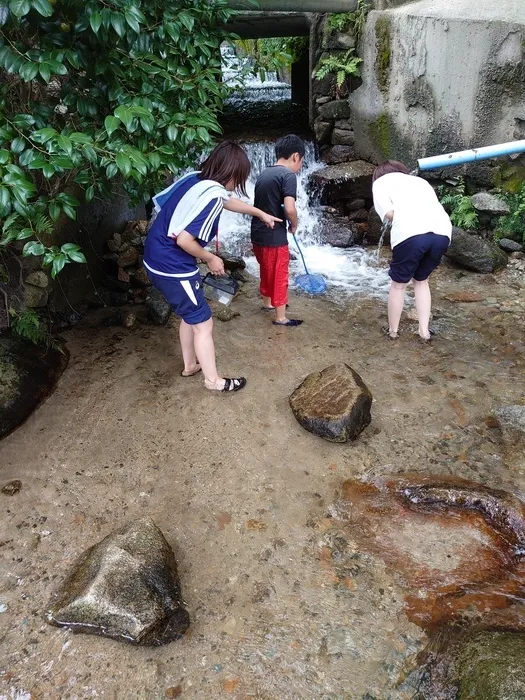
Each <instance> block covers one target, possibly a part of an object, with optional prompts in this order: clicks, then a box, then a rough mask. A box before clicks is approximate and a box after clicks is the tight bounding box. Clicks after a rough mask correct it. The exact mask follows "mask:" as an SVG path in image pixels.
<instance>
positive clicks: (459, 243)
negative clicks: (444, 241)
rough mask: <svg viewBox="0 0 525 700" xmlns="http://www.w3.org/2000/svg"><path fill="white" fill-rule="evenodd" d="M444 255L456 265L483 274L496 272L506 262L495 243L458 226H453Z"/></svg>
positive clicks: (503, 254)
mask: <svg viewBox="0 0 525 700" xmlns="http://www.w3.org/2000/svg"><path fill="white" fill-rule="evenodd" d="M446 255H447V257H448V258H449V259H450V260H452V261H453V262H455V263H456V264H457V265H460V266H461V267H465V268H467V270H472V271H473V272H481V273H483V274H490V273H491V272H496V271H497V270H501V269H503V268H504V267H506V266H507V264H508V258H507V256H506V255H505V253H504V252H503V251H502V250H501V249H500V248H498V246H497V245H494V243H491V242H490V241H486V240H483V239H482V238H479V237H478V236H474V235H473V234H471V233H467V232H466V231H463V230H462V229H460V228H454V230H453V232H452V242H451V244H450V247H449V249H448V251H447V253H446Z"/></svg>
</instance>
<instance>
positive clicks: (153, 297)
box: [146, 287, 171, 326]
mask: <svg viewBox="0 0 525 700" xmlns="http://www.w3.org/2000/svg"><path fill="white" fill-rule="evenodd" d="M146 309H147V310H148V318H149V319H150V321H151V322H152V323H154V324H155V325H156V326H164V325H166V323H167V322H168V321H169V318H170V316H171V306H170V304H169V302H168V301H166V299H165V298H164V296H163V295H162V294H161V293H160V292H159V290H158V289H156V288H155V287H150V288H149V290H148V296H147V297H146Z"/></svg>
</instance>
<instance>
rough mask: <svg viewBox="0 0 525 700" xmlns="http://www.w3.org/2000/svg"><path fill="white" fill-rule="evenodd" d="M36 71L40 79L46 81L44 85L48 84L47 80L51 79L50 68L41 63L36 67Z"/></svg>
mask: <svg viewBox="0 0 525 700" xmlns="http://www.w3.org/2000/svg"><path fill="white" fill-rule="evenodd" d="M38 70H39V72H40V75H41V76H42V79H43V80H45V81H46V83H48V82H49V79H50V78H51V68H50V67H49V65H48V64H47V63H46V62H45V61H43V62H42V63H41V64H40V66H39V67H38Z"/></svg>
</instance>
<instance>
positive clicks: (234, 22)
mask: <svg viewBox="0 0 525 700" xmlns="http://www.w3.org/2000/svg"><path fill="white" fill-rule="evenodd" d="M310 17H311V15H308V14H307V13H306V12H238V13H237V14H236V15H235V16H234V17H232V19H231V21H230V22H229V23H228V29H230V30H231V31H232V32H233V33H234V34H238V35H239V36H240V37H241V38H242V39H264V38H272V37H278V36H308V35H309V34H310Z"/></svg>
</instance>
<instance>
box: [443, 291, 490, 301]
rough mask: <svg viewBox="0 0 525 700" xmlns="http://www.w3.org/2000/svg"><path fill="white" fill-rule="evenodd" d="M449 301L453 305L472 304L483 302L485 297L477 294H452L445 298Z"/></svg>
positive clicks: (461, 292) (462, 292)
mask: <svg viewBox="0 0 525 700" xmlns="http://www.w3.org/2000/svg"><path fill="white" fill-rule="evenodd" d="M445 299H446V300H447V301H451V302H452V303H453V304H472V303H474V302H477V301H483V297H482V296H480V295H479V294H477V293H476V292H464V291H460V292H451V293H450V294H447V295H446V296H445Z"/></svg>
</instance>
